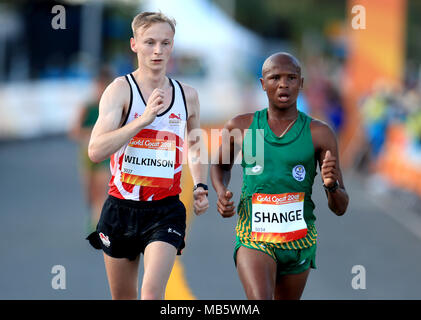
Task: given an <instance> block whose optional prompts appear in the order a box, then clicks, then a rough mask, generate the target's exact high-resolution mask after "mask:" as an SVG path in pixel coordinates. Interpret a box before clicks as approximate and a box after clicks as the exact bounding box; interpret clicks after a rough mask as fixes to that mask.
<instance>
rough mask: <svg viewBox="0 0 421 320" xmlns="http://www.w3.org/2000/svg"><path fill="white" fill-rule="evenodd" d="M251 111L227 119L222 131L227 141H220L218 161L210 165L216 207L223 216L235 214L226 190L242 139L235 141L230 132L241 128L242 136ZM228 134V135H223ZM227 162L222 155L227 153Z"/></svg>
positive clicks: (230, 195)
mask: <svg viewBox="0 0 421 320" xmlns="http://www.w3.org/2000/svg"><path fill="white" fill-rule="evenodd" d="M253 115H254V114H253V113H247V114H242V115H239V116H237V117H235V118H233V119H231V120H230V121H228V122H227V123H226V124H225V126H224V129H226V130H223V132H222V141H227V140H228V139H229V144H228V143H222V145H221V146H220V147H219V152H218V157H219V159H218V161H217V163H216V164H212V165H211V170H210V172H211V173H210V175H211V181H212V185H213V188H214V189H215V192H216V194H217V195H218V201H217V207H218V208H217V209H218V212H219V213H220V214H221V216H222V217H224V218H229V217H232V216H233V215H234V214H235V206H234V202H233V201H230V199H231V198H232V196H233V193H232V192H231V191H230V190H228V184H229V182H230V179H231V169H232V166H233V165H234V159H235V158H236V157H237V155H238V152H239V151H240V150H241V145H242V140H241V141H235V139H234V137H233V136H231V135H230V134H231V133H232V132H233V130H235V129H239V130H241V133H242V135H241V139H243V138H244V131H245V130H246V129H248V128H249V127H250V125H251V123H252V121H253ZM225 135H228V136H229V137H224V136H225ZM228 153H229V155H230V157H229V163H224V160H225V159H223V155H224V154H228Z"/></svg>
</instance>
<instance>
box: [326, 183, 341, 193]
mask: <svg viewBox="0 0 421 320" xmlns="http://www.w3.org/2000/svg"><path fill="white" fill-rule="evenodd" d="M323 188H325V190H326V191H327V192H335V191H336V189H338V188H339V183H338V181H335V184H334V185H333V186H331V187H327V186H326V185H325V184H324V183H323Z"/></svg>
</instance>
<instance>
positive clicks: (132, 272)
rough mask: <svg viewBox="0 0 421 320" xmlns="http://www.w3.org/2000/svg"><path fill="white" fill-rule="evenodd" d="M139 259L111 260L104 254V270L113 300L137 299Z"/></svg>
mask: <svg viewBox="0 0 421 320" xmlns="http://www.w3.org/2000/svg"><path fill="white" fill-rule="evenodd" d="M139 257H140V256H138V257H137V258H136V260H134V261H130V260H129V259H126V258H122V259H117V258H112V257H110V256H108V255H107V254H105V253H104V262H105V269H106V271H107V277H108V284H109V286H110V291H111V297H112V299H113V300H136V299H137V297H138V274H139Z"/></svg>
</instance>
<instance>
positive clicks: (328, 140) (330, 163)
mask: <svg viewBox="0 0 421 320" xmlns="http://www.w3.org/2000/svg"><path fill="white" fill-rule="evenodd" d="M310 129H311V135H312V137H313V145H314V149H315V152H316V159H317V161H318V163H319V168H320V172H321V176H322V180H323V183H324V184H325V185H326V186H328V187H331V186H333V185H334V184H335V182H336V181H338V183H339V188H338V189H336V191H334V192H327V191H326V195H327V198H328V205H329V208H330V210H332V211H333V212H334V213H335V214H336V215H338V216H341V215H343V214H344V213H345V211H346V208H347V206H348V201H349V197H348V194H347V192H346V190H345V186H344V183H343V178H342V172H341V168H340V165H339V154H338V144H337V141H336V136H335V133H334V132H333V130H332V129H331V128H330V127H329V126H328V125H327V124H326V123H324V122H322V121H319V120H313V121H312V122H311V124H310Z"/></svg>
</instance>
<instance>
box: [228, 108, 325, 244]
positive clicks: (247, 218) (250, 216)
mask: <svg viewBox="0 0 421 320" xmlns="http://www.w3.org/2000/svg"><path fill="white" fill-rule="evenodd" d="M267 112H268V109H267V108H266V109H263V110H260V111H257V112H256V113H255V114H254V118H253V122H252V124H251V125H250V127H249V130H247V132H246V134H245V135H244V139H243V146H242V147H243V149H242V150H243V154H242V164H241V165H242V167H243V186H242V190H241V191H242V192H241V198H240V203H239V205H238V215H239V219H238V222H237V227H236V233H237V237H238V238H239V240H240V241H241V242H243V243H244V244H247V245H251V246H253V245H254V244H257V243H260V244H263V243H264V244H270V245H271V246H273V247H274V248H279V249H289V250H291V249H295V250H296V249H303V248H308V247H311V246H312V245H314V244H315V243H316V238H317V231H316V227H315V225H314V222H315V220H316V217H315V216H314V214H313V210H314V208H315V205H314V203H313V201H312V200H311V194H312V186H313V182H314V177H315V176H316V174H317V173H316V159H315V152H314V146H313V141H312V137H311V131H310V122H311V120H312V119H311V117H309V116H308V115H306V114H304V113H303V112H300V111H299V112H298V118H297V120H296V121H295V123H294V124H293V125H292V127H291V128H290V130H289V131H288V132H287V133H286V134H285V135H284V136H283V137H281V138H280V137H277V136H276V135H275V134H274V133H273V131H272V130H271V129H270V127H269V124H268V119H267ZM258 129H260V130H258ZM259 135H260V136H259ZM259 138H260V139H259ZM259 141H260V142H259ZM257 143H264V145H263V147H264V148H263V153H264V155H263V156H264V158H263V162H262V165H257V164H256V161H255V162H251V161H249V160H248V159H252V158H256V156H258V155H257V154H256V152H258V151H259V148H256V144H257ZM246 160H247V161H246ZM247 162H251V163H247ZM253 195H254V197H253ZM290 197H292V199H293V200H291V201H289V199H290ZM298 198H300V200H294V199H298ZM252 199H253V202H252ZM256 199H259V201H260V202H258V204H259V205H260V204H263V205H265V204H266V207H265V206H260V207H259V206H258V205H256V201H257V200H256ZM262 199H263V200H262ZM273 199H275V200H273ZM280 199H281V200H280ZM265 200H267V201H272V200H273V201H275V202H276V201H278V202H277V203H279V204H282V205H283V206H280V207H279V208H282V209H279V210H280V211H277V212H275V211H276V210H274V211H270V210H266V212H264V211H265V209H259V208H272V207H273V208H275V206H271V204H274V203H272V202H265ZM279 201H280V202H279ZM294 201H295V202H294ZM268 204H269V205H268ZM253 205H254V209H253V207H252V206H253ZM291 205H292V206H293V207H292V209H291V207H288V206H291ZM294 205H295V207H294ZM286 208H290V209H288V210H285V209H286ZM297 208H298V209H300V210H297ZM262 210H263V211H262ZM277 210H278V209H277ZM282 210H283V211H282ZM289 210H291V211H289ZM294 210H295V211H294ZM302 211H303V212H302ZM300 218H301V220H303V221H302V223H303V224H304V225H306V227H307V230H306V231H303V230H298V231H293V232H290V231H288V232H287V233H276V232H275V233H269V232H268V230H267V229H270V228H275V229H276V228H278V227H279V226H281V225H282V224H284V226H285V225H287V224H288V223H291V220H292V223H296V222H297V220H298V219H300ZM265 219H266V220H265ZM288 219H289V221H288ZM294 219H295V221H294ZM304 221H305V223H304ZM262 223H264V224H262ZM253 224H254V226H253ZM261 226H263V227H261ZM266 226H269V228H266ZM296 228H297V227H296ZM265 229H266V230H265ZM271 230H272V229H271ZM276 230H277V229H276ZM294 230H295V229H294ZM260 231H263V232H260ZM272 232H273V231H272ZM294 232H295V233H294ZM300 232H301V233H300ZM303 232H304V233H303ZM284 234H287V235H289V237H290V238H288V236H286V237H283V236H280V235H284ZM297 234H298V235H297ZM274 239H277V240H274ZM283 239H284V240H283ZM290 239H292V240H290Z"/></svg>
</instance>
